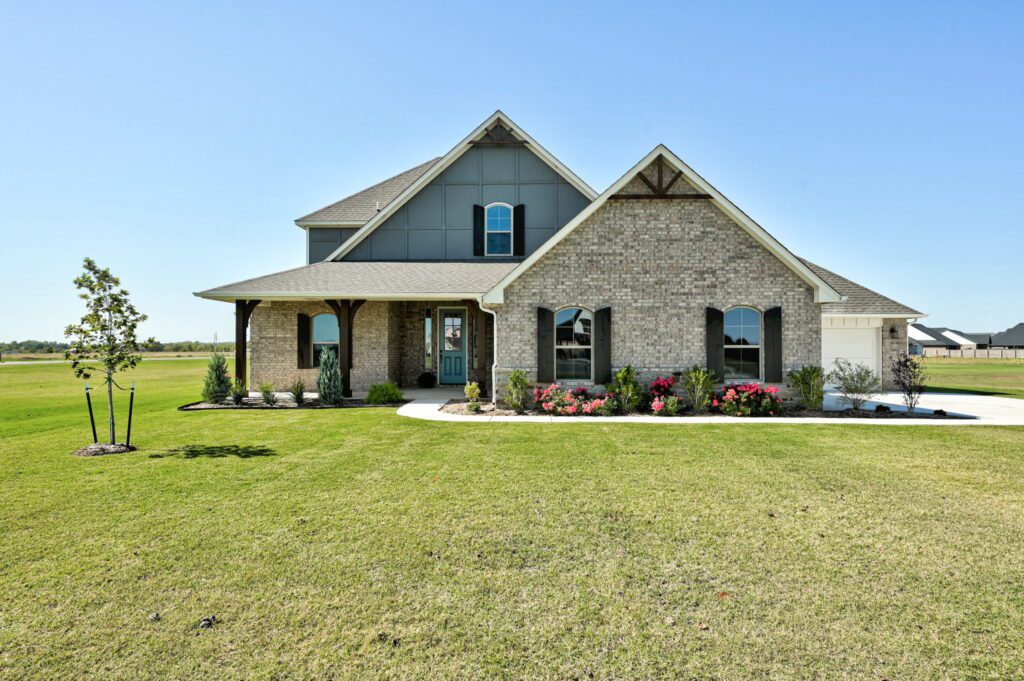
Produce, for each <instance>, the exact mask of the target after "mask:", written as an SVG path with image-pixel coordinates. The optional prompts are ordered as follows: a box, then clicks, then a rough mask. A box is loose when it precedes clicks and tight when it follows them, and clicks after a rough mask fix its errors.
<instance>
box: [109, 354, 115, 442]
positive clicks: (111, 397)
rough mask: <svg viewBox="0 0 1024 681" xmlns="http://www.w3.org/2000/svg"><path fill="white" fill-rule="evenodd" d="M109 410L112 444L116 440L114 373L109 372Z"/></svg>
mask: <svg viewBox="0 0 1024 681" xmlns="http://www.w3.org/2000/svg"><path fill="white" fill-rule="evenodd" d="M107 412H108V413H109V414H110V444H116V443H115V442H114V439H115V438H114V375H113V373H112V372H110V371H108V372H107Z"/></svg>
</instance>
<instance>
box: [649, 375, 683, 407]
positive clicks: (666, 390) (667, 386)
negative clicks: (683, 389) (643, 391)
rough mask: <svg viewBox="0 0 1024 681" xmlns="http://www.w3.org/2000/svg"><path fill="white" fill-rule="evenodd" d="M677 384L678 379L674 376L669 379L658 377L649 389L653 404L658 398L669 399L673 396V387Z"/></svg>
mask: <svg viewBox="0 0 1024 681" xmlns="http://www.w3.org/2000/svg"><path fill="white" fill-rule="evenodd" d="M675 384H676V379H675V378H673V377H672V376H669V377H668V378H662V377H661V376H658V377H657V378H656V379H654V380H653V381H651V385H650V387H649V388H648V389H647V392H648V393H650V395H651V401H652V402H653V401H654V399H655V398H658V397H668V396H669V395H671V394H672V387H673V386H675Z"/></svg>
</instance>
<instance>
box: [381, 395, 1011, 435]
mask: <svg viewBox="0 0 1024 681" xmlns="http://www.w3.org/2000/svg"><path fill="white" fill-rule="evenodd" d="M405 396H406V397H407V398H408V399H411V400H412V402H409V403H408V404H405V405H403V406H401V407H400V408H399V409H398V414H399V415H400V416H408V417H410V418H415V419H423V420H426V421H458V422H462V423H488V422H494V423H662V424H673V425H682V424H687V423H717V424H732V423H777V424H795V423H814V424H828V425H848V424H854V425H860V424H864V425H874V426H970V425H975V426H1024V400H1017V399H1013V398H1010V397H989V396H986V395H961V394H951V393H925V395H924V396H923V397H922V398H921V404H920V407H919V408H920V409H924V410H928V411H930V410H933V409H944V410H945V411H946V412H948V413H949V414H957V415H962V416H968V417H970V418H964V419H948V420H947V419H913V418H908V419H901V418H887V419H875V418H860V419H858V418H828V417H817V418H787V417H769V418H755V417H750V418H735V417H730V416H720V415H714V416H686V417H682V418H670V417H669V418H666V417H663V416H652V415H643V416H640V415H637V416H543V415H529V416H469V415H461V414H448V413H445V412H443V411H441V407H442V406H444V404H445V403H446V402H448V401H449V400H453V399H463V394H462V391H461V390H458V389H451V388H436V389H433V390H406V391H405ZM878 404H887V405H889V406H890V407H891V408H892V410H893V411H906V409H905V408H904V406H903V404H902V398H901V396H900V395H899V394H898V393H883V394H880V395H877V396H876V398H875V400H873V401H871V402H868V403H867V405H866V408H867V409H874V408H875V405H878ZM839 408H840V407H839V404H838V400H837V398H836V395H835V394H832V393H830V394H828V395H826V397H825V409H827V410H830V411H832V410H836V409H839Z"/></svg>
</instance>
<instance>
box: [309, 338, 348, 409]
mask: <svg viewBox="0 0 1024 681" xmlns="http://www.w3.org/2000/svg"><path fill="white" fill-rule="evenodd" d="M316 391H317V392H318V393H319V394H320V404H326V405H329V406H332V405H336V404H341V403H342V402H343V401H344V399H345V396H344V394H343V392H342V387H341V373H340V370H339V369H338V358H337V357H336V356H335V354H334V350H331V349H330V348H324V349H323V350H322V351H321V352H320V373H319V374H317V377H316Z"/></svg>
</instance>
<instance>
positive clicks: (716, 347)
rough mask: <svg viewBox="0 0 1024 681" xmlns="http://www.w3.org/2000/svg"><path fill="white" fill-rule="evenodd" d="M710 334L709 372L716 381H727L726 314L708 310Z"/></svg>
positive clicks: (715, 309)
mask: <svg viewBox="0 0 1024 681" xmlns="http://www.w3.org/2000/svg"><path fill="white" fill-rule="evenodd" d="M706 310H707V324H706V325H705V326H706V328H707V333H708V370H709V371H711V373H713V374H714V375H715V380H716V381H722V380H724V379H725V314H724V313H723V312H722V311H721V310H719V309H717V308H714V307H709V308H706Z"/></svg>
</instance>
